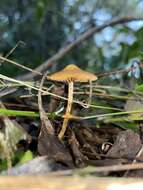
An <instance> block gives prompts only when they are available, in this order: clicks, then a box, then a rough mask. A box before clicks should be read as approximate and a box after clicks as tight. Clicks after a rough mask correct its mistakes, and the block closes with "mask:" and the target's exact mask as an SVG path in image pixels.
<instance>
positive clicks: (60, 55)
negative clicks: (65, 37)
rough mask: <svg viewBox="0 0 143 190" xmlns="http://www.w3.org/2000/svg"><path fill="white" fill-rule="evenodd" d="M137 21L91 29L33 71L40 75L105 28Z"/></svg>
mask: <svg viewBox="0 0 143 190" xmlns="http://www.w3.org/2000/svg"><path fill="white" fill-rule="evenodd" d="M139 20H143V17H141V18H135V17H123V18H119V19H116V20H111V21H108V22H107V23H105V24H103V25H101V26H98V27H92V28H90V29H89V30H87V31H86V32H85V33H83V34H81V35H80V36H79V37H78V38H77V39H76V40H75V41H74V42H72V43H70V44H68V45H67V46H66V47H63V48H61V49H60V50H59V51H58V52H57V53H56V54H55V55H54V56H52V57H51V58H49V59H48V60H46V61H45V62H44V63H43V64H42V65H40V66H38V67H37V68H35V71H36V72H40V73H42V72H43V71H45V70H47V69H48V68H50V67H51V66H53V64H55V63H56V62H57V61H59V60H60V59H61V58H63V57H64V56H65V55H66V54H67V53H69V52H70V51H71V50H72V49H73V48H75V47H76V46H78V45H79V44H80V43H82V42H83V41H85V40H87V39H88V38H90V37H91V36H92V35H93V34H94V33H97V32H100V31H102V30H103V29H105V28H106V27H109V26H115V25H117V24H124V23H127V22H132V21H139ZM36 75H37V74H36V73H28V74H26V75H24V76H23V77H21V79H24V80H29V79H32V78H33V77H35V76H36Z"/></svg>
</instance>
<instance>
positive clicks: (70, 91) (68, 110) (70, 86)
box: [58, 81, 73, 139]
mask: <svg viewBox="0 0 143 190" xmlns="http://www.w3.org/2000/svg"><path fill="white" fill-rule="evenodd" d="M72 102H73V82H72V81H70V82H69V83H68V103H67V108H66V113H65V115H64V117H65V118H64V121H63V125H62V129H61V131H60V133H59V134H58V137H59V139H62V138H63V136H64V134H65V131H66V128H67V125H68V121H69V118H70V115H71V109H72Z"/></svg>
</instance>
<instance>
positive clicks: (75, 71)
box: [48, 64, 97, 139]
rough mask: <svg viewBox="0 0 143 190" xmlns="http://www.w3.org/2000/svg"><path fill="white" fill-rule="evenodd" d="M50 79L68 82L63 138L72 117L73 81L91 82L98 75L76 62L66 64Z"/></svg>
mask: <svg viewBox="0 0 143 190" xmlns="http://www.w3.org/2000/svg"><path fill="white" fill-rule="evenodd" d="M48 79H50V80H53V81H61V82H67V83H68V103H67V108H66V113H65V115H64V121H63V125H62V129H61V131H60V133H59V135H58V137H59V139H62V138H63V136H64V134H65V131H66V128H67V124H68V121H69V119H70V118H71V109H72V102H73V83H74V82H91V81H95V80H97V76H95V75H94V74H92V73H90V72H87V71H84V70H82V69H80V68H79V67H77V66H76V65H74V64H71V65H68V66H66V67H65V68H64V69H63V70H61V71H59V72H56V73H54V74H52V75H51V76H48Z"/></svg>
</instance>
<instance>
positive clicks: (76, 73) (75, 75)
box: [48, 64, 97, 82]
mask: <svg viewBox="0 0 143 190" xmlns="http://www.w3.org/2000/svg"><path fill="white" fill-rule="evenodd" d="M48 79H50V80H55V81H67V82H70V81H73V82H88V81H95V80H97V76H96V75H94V74H93V73H90V72H87V71H84V70H82V69H80V68H79V67H77V66H76V65H74V64H70V65H68V66H66V67H65V68H64V69H63V70H61V71H59V72H56V73H54V74H52V75H51V76H48Z"/></svg>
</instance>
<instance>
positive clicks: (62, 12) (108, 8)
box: [0, 0, 143, 76]
mask: <svg viewBox="0 0 143 190" xmlns="http://www.w3.org/2000/svg"><path fill="white" fill-rule="evenodd" d="M142 13H143V1H142V0H126V1H124V0H120V1H117V0H106V1H104V0H90V1H89V0H38V1H36V0H13V1H10V0H1V1H0V54H1V55H3V56H5V55H6V54H7V53H8V52H9V51H10V50H11V49H12V48H13V47H14V46H15V45H16V44H17V43H18V42H19V41H22V42H23V43H22V44H21V45H20V46H19V47H18V48H17V49H16V50H15V51H14V52H13V53H12V54H11V55H10V56H9V59H12V60H15V61H17V62H18V63H20V64H24V65H26V66H28V67H31V68H36V67H37V66H38V65H40V64H42V63H43V62H44V61H45V60H47V59H48V58H49V57H51V56H52V55H54V54H55V53H56V52H57V51H58V50H59V49H60V48H61V47H63V46H65V45H66V44H67V43H70V42H72V41H73V40H74V39H76V38H77V37H78V36H79V35H80V34H82V33H83V32H85V31H86V30H88V29H89V28H90V27H92V26H99V25H101V24H103V23H105V22H107V21H108V20H111V19H116V18H119V17H121V16H134V17H139V16H143V15H142ZM142 50H143V22H139V21H138V22H132V23H129V24H124V25H118V26H115V27H108V28H106V29H104V30H103V31H102V32H100V33H97V34H95V35H93V36H92V37H91V38H90V39H89V40H87V41H86V42H84V43H82V44H81V45H80V46H78V47H77V48H75V49H74V50H73V51H72V52H70V53H69V54H68V55H66V56H65V58H64V59H62V60H61V61H60V64H57V65H56V66H54V67H53V68H52V71H54V70H57V69H61V68H63V67H64V66H65V65H66V64H77V65H78V66H80V67H82V68H84V69H85V68H86V69H87V70H89V71H90V70H91V71H93V72H95V73H101V72H106V71H110V70H116V69H120V68H125V67H126V66H127V65H128V63H129V62H130V60H131V59H132V58H136V57H138V56H139V54H140V52H142ZM0 72H1V73H2V74H6V75H8V76H18V75H20V74H23V73H25V71H23V70H22V69H21V68H17V67H15V66H13V65H10V64H5V63H4V64H2V65H1V66H0Z"/></svg>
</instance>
